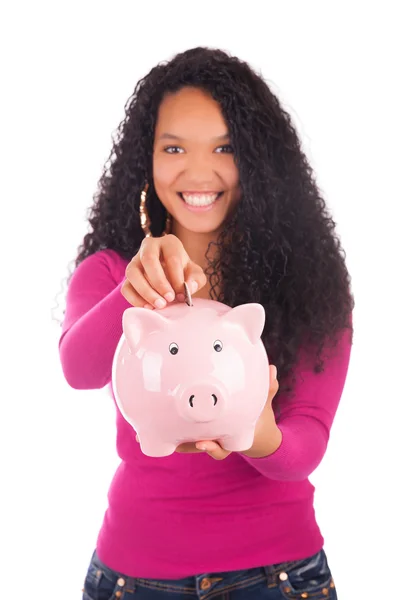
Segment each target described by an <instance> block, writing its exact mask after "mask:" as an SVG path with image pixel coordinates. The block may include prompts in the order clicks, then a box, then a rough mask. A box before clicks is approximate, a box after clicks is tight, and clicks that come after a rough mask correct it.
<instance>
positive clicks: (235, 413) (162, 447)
mask: <svg viewBox="0 0 400 600" xmlns="http://www.w3.org/2000/svg"><path fill="white" fill-rule="evenodd" d="M264 322H265V312H264V308H263V307H262V306H261V305H260V304H243V305H241V306H237V307H235V308H230V307H228V306H226V305H225V304H222V303H220V302H215V301H213V300H203V299H194V300H193V306H187V305H186V304H184V303H179V304H171V305H169V306H167V307H166V308H164V309H163V310H161V311H157V310H153V311H151V310H147V309H144V308H133V307H132V308H128V309H127V310H126V311H125V312H124V314H123V335H122V337H121V339H120V342H119V344H118V347H117V350H116V352H115V356H114V361H113V369H112V384H113V389H114V395H115V399H116V402H117V406H118V407H119V409H120V411H121V413H122V415H123V417H124V418H125V419H126V420H127V421H128V423H130V425H131V426H132V427H133V428H134V430H135V431H136V432H137V434H138V438H139V441H140V447H141V450H142V452H143V453H144V454H146V455H147V456H152V457H158V456H168V455H170V454H172V453H173V452H174V451H175V449H176V447H177V446H178V445H179V444H182V443H184V442H197V441H200V440H217V441H218V442H219V443H220V444H221V446H223V447H224V448H225V449H226V450H230V451H238V452H239V451H244V450H248V449H249V448H251V446H252V445H253V441H254V430H255V426H256V422H257V419H258V417H259V416H260V414H261V412H262V410H263V408H264V406H265V404H266V401H267V397H268V391H269V362H268V357H267V353H266V351H265V348H264V345H263V343H262V341H261V333H262V331H263V327H264Z"/></svg>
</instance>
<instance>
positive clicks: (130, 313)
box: [122, 307, 169, 351]
mask: <svg viewBox="0 0 400 600" xmlns="http://www.w3.org/2000/svg"><path fill="white" fill-rule="evenodd" d="M168 325H169V321H168V319H166V318H165V317H163V316H162V315H160V313H158V312H156V311H154V310H148V309H147V308H135V307H132V308H127V309H126V310H125V312H124V314H123V315H122V331H123V332H124V335H125V338H126V341H127V343H128V346H129V348H130V349H131V350H132V351H133V350H136V349H137V347H138V346H139V345H140V344H141V343H142V342H143V339H144V338H146V337H147V336H148V335H150V334H151V333H154V332H155V331H162V330H163V329H165V328H166V327H168Z"/></svg>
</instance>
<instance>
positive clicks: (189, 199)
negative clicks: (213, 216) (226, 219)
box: [178, 192, 224, 206]
mask: <svg viewBox="0 0 400 600" xmlns="http://www.w3.org/2000/svg"><path fill="white" fill-rule="evenodd" d="M223 193H224V192H213V193H210V192H207V193H200V192H198V193H195V194H193V193H186V192H178V196H179V197H180V198H181V199H182V200H183V201H184V202H185V203H186V204H188V205H189V206H211V205H212V204H214V202H216V201H217V200H218V199H219V198H220V197H221V196H222V194H223Z"/></svg>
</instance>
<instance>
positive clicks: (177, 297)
mask: <svg viewBox="0 0 400 600" xmlns="http://www.w3.org/2000/svg"><path fill="white" fill-rule="evenodd" d="M176 299H177V300H178V302H184V300H185V296H184V295H183V294H177V295H176Z"/></svg>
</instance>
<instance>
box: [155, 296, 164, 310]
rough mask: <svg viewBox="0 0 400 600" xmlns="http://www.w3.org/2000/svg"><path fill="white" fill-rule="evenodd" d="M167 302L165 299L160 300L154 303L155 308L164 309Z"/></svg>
mask: <svg viewBox="0 0 400 600" xmlns="http://www.w3.org/2000/svg"><path fill="white" fill-rule="evenodd" d="M166 304H167V303H166V302H165V300H164V299H163V298H158V299H157V300H156V301H155V302H154V306H155V307H156V308H164V306H166Z"/></svg>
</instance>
